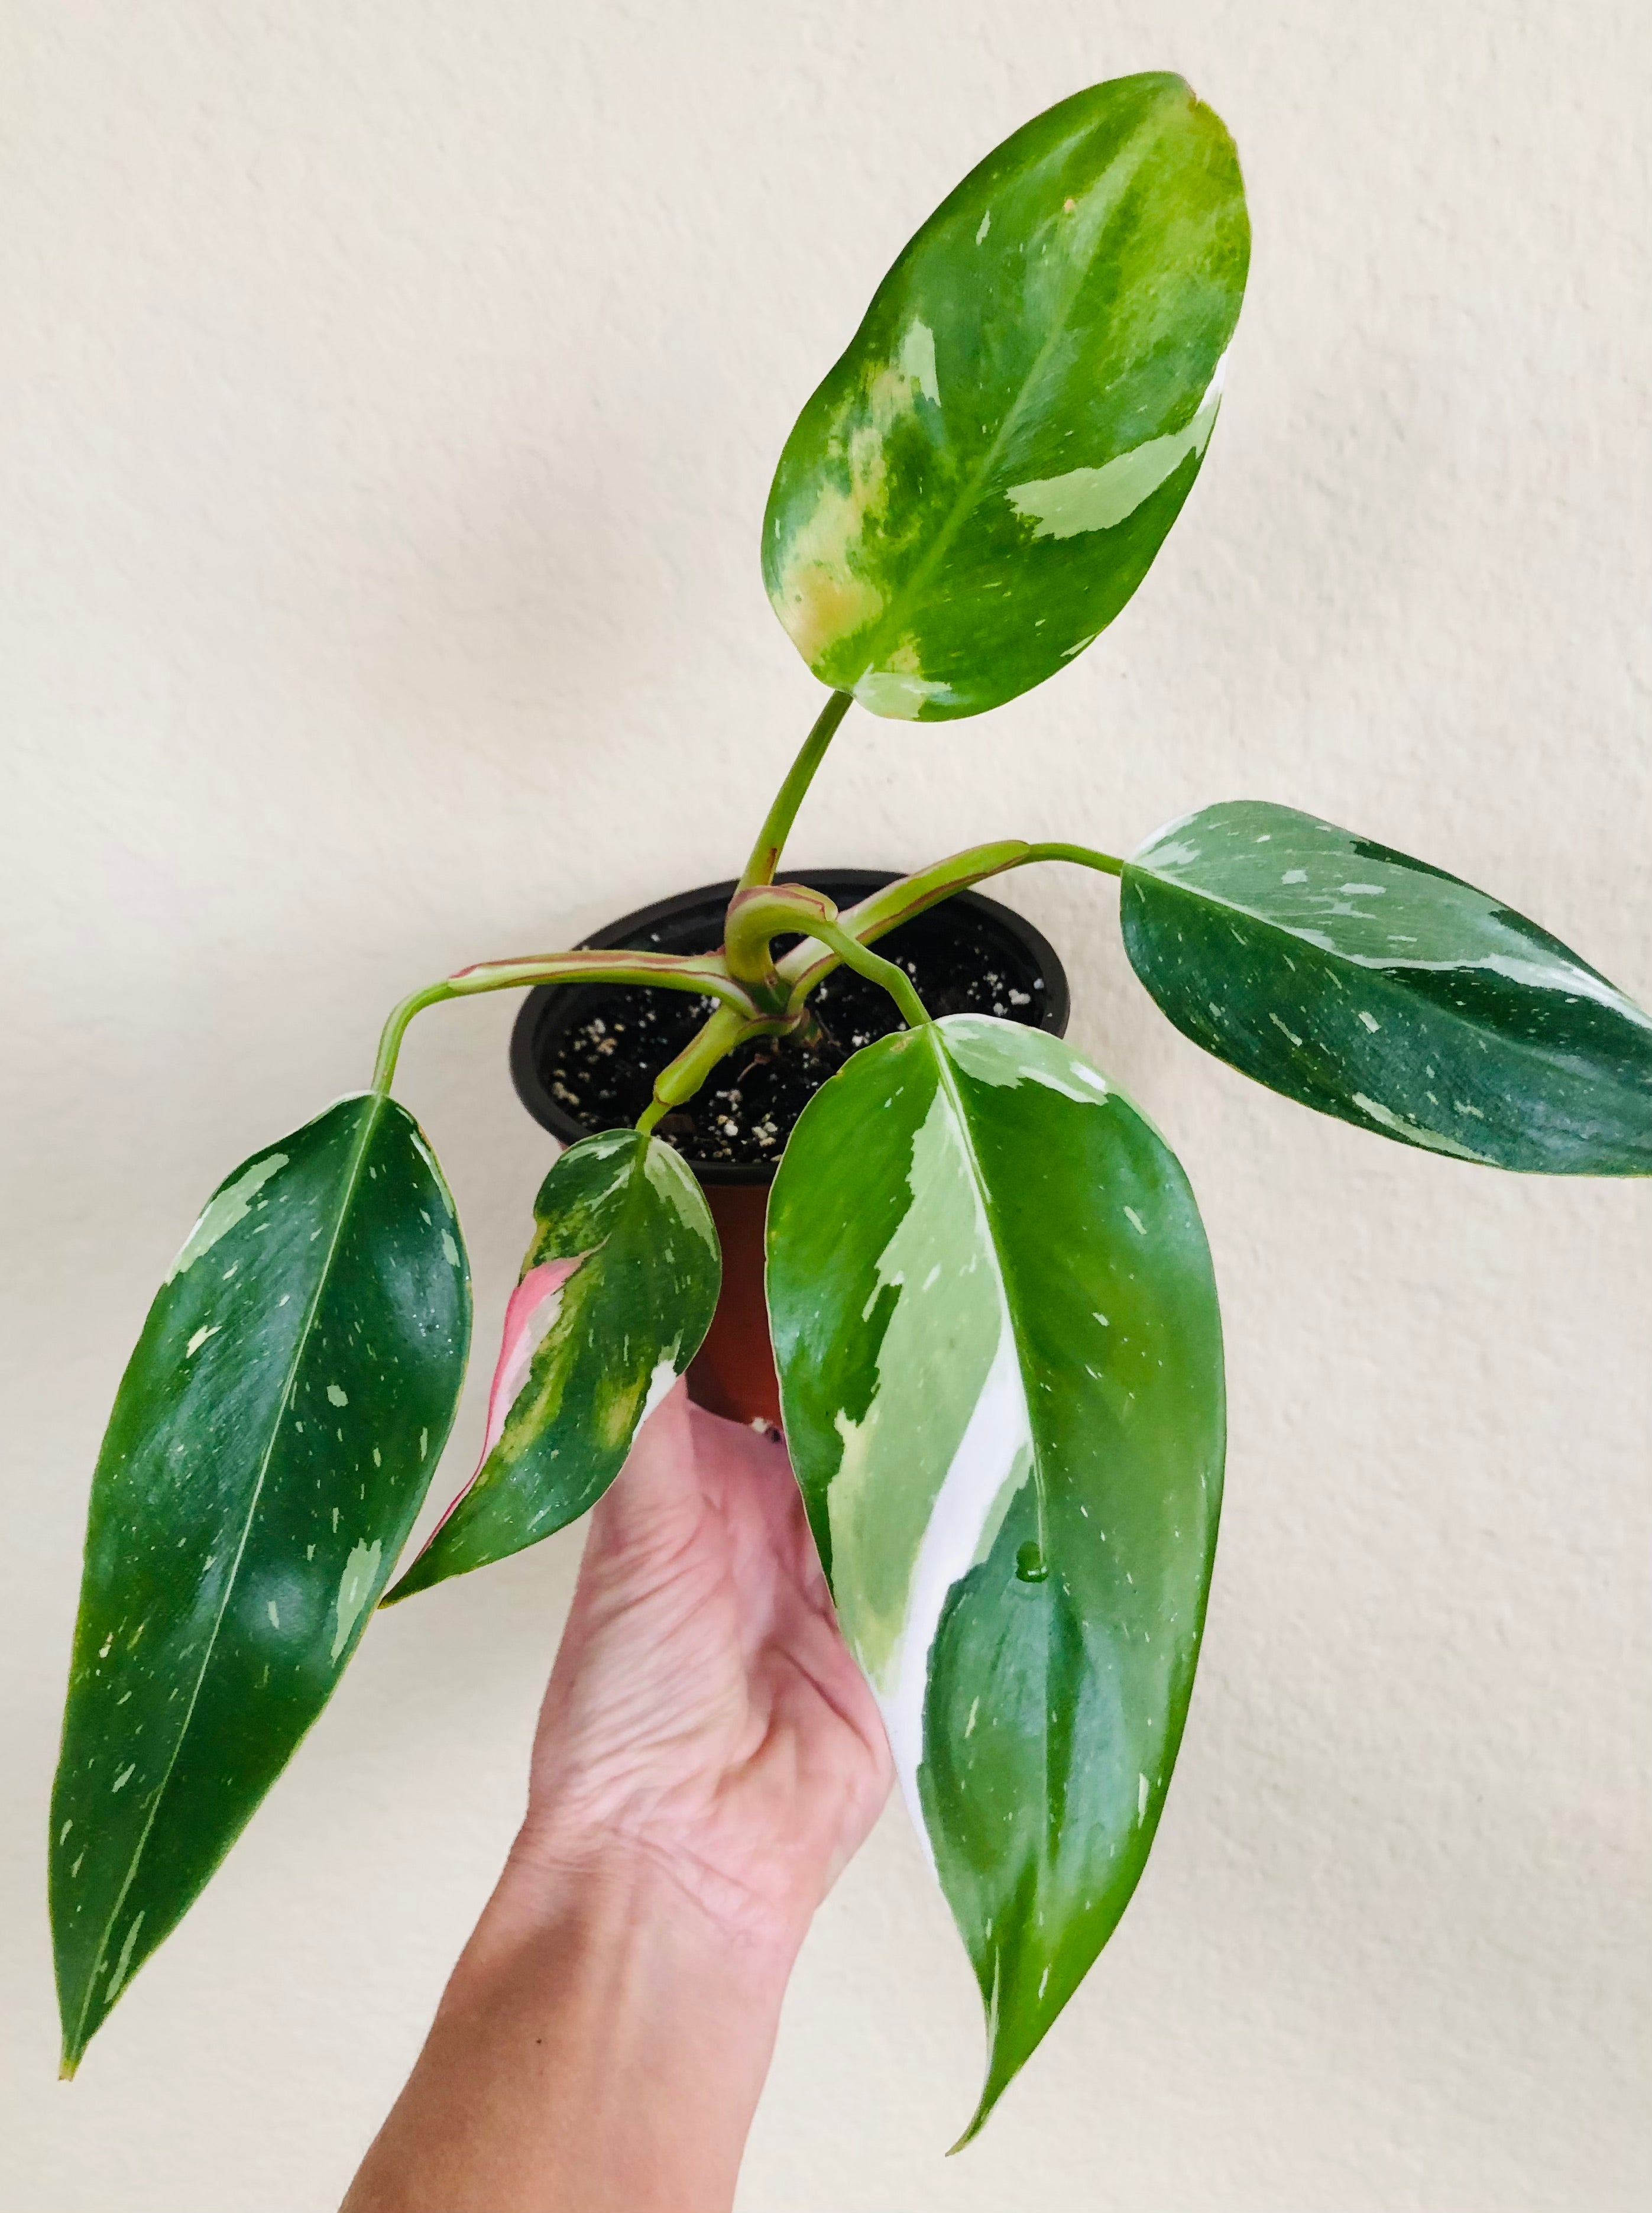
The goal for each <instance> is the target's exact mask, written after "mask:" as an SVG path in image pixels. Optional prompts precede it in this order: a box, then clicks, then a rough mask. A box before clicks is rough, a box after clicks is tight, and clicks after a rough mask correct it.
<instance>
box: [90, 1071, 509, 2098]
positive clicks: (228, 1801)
mask: <svg viewBox="0 0 1652 2213" xmlns="http://www.w3.org/2000/svg"><path fill="white" fill-rule="evenodd" d="M469 1337H470V1283H469V1277H468V1275H467V1272H466V1264H465V1257H464V1253H463V1252H462V1250H461V1248H460V1241H459V1225H458V1222H457V1220H456V1218H455V1216H454V1209H453V1202H452V1200H451V1199H450V1198H449V1197H448V1191H447V1186H446V1185H445V1184H444V1183H443V1181H442V1175H441V1172H440V1170H439V1169H438V1168H437V1167H436V1161H434V1159H433V1158H432V1157H431V1155H430V1150H429V1149H428V1147H427V1146H426V1144H425V1142H424V1137H423V1136H422V1135H421V1133H420V1131H419V1129H418V1124H417V1123H415V1122H414V1121H413V1119H411V1116H410V1115H408V1114H407V1113H405V1111H404V1110H403V1109H402V1108H401V1107H400V1106H397V1105H395V1104H394V1102H393V1101H392V1100H388V1099H385V1098H381V1097H379V1096H376V1095H369V1096H366V1097H362V1098H354V1099H346V1100H341V1101H340V1102H339V1103H338V1105H337V1106H332V1107H329V1108H328V1110H327V1112H326V1113H325V1114H322V1115H320V1116H319V1117H318V1118H317V1119H316V1120H314V1122H308V1123H307V1124H306V1125H304V1127H303V1128H302V1130H298V1131H295V1132H294V1134H293V1135H292V1136H291V1137H283V1139H282V1140H281V1142H280V1143H279V1144H277V1145H276V1146H274V1147H273V1148H271V1149H270V1150H268V1151H266V1152H262V1153H259V1154H257V1155H254V1156H253V1159H252V1160H250V1161H247V1162H246V1163H245V1164H244V1165H243V1166H242V1167H239V1168H237V1169H236V1171H235V1174H233V1175H232V1176H231V1177H230V1178H229V1180H228V1181H227V1182H225V1183H223V1185H221V1186H219V1188H218V1190H217V1192H216V1193H215V1194H214V1196H213V1198H212V1199H211V1200H210V1203H209V1204H208V1206H207V1208H206V1210H205V1211H204V1213H203V1215H202V1216H201V1218H200V1220H199V1221H198V1222H197V1223H196V1225H195V1227H194V1228H193V1229H192V1231H191V1233H190V1235H189V1238H188V1241H187V1242H186V1244H185V1246H184V1248H183V1250H182V1251H181V1252H180V1253H179V1255H178V1258H177V1259H176V1260H175V1261H174V1263H173V1267H172V1272H171V1274H170V1275H169V1276H168V1277H167V1280H166V1282H165V1283H164V1284H163V1285H162V1289H161V1290H160V1292H159V1293H158V1295H156V1298H155V1303H154V1305H153V1306H152V1307H151V1308H150V1309H149V1319H148V1320H147V1321H146V1322H145V1323H144V1325H143V1335H142V1337H141V1338H139V1339H138V1343H137V1350H136V1351H135V1352H134V1353H133V1354H132V1356H131V1362H130V1363H129V1364H128V1366H127V1369H126V1373H125V1377H124V1378H123V1379H122V1381H121V1386H120V1391H119V1396H118V1397H117V1399H116V1400H115V1405H114V1411H113V1414H112V1416H111V1417H110V1421H109V1428H108V1432H107V1436H105V1438H104V1442H103V1449H102V1452H101V1454H100V1456H99V1460H98V1465H97V1472H96V1474H95V1476H94V1479H93V1484H92V1502H91V1511H90V1515H89V1519H88V1527H87V1536H86V1568H85V1577H84V1581H83V1582H82V1588H81V1604H80V1617H79V1619H78V1621H77V1622H76V1629H75V1652H74V1661H73V1667H72V1671H71V1673H70V1683H69V1702H68V1707H67V1710H66V1712H65V1714H64V1734H63V1751H62V1756H61V1759H60V1760H59V1763H58V1776H57V1782H56V1784H55V1786H54V1789H53V1791H52V1840H51V1849H52V1931H53V1936H54V1938H55V1941H56V1946H57V1959H58V1999H59V2003H60V2006H61V2009H62V2014H63V2025H64V2065H65V2069H66V2070H72V2069H73V2068H74V2066H75V2064H76V2062H77V2061H78V2060H79V2058H80V2056H81V2054H82V2051H84V2050H85V2048H86V2045H87V2043H88V2039H90V2037H91V2036H92V2034H93V2033H94V2030H95V2029H96V2028H97V2027H98V2026H99V2024H100V2023H101V2021H102V2020H103V2018H104V2016H105V2015H106V2014H107V2012H108V2010H109V2009H110V2007H111V2006H113V2003H114V2002H115V2000H116V1998H117V1997H118V1996H119V1993H120V1992H121V1990H124V1989H125V1986H126V1984H127V1983H128V1982H129V1981H130V1980H131V1977H132V1976H133V1975H134V1974H135V1973H136V1972H137V1969H138V1967H139V1966H142V1964H143V1961H144V1960H146V1959H147V1958H148V1957H149V1954H150V1953H151V1952H153V1951H154V1949H155V1946H156V1945H157V1944H159V1943H160V1942H161V1941H162V1938H163V1937H164V1936H166V1935H167V1934H168V1931H169V1930H171V1929H173V1928H174V1926H175V1925H176V1923H178V1921H179V1920H180V1917H182V1915H183V1913H184V1912H185V1911H186V1908H187V1907H188V1906H189V1905H190V1904H191V1902H192V1899H194V1898H195V1897H196V1895H197V1893H198V1892H199V1891H200V1889H201V1887H202V1885H203V1884H204V1882H205V1881H206V1880H207V1877H208V1876H209V1875H210V1874H211V1872H212V1870H213V1869H214V1868H215V1867H216V1865H217V1863H218V1862H219V1861H220V1860H221V1859H222V1858H223V1855H224V1853H225V1852H226V1851H227V1850H229V1846H230V1845H231V1844H233V1843H234V1841H235V1838H236V1836H237V1835H238V1834H239V1833H240V1832H241V1828H242V1827H243V1826H245V1824H246V1822H247V1820H248V1818H249V1816H250V1815H251V1814H252V1813H253V1809H254V1808H256V1806H257V1805H258V1802H259V1800H260V1799H261V1798H262V1797H263V1795H264V1794H265V1791H266V1790H267V1789H269V1787H270V1785H271V1783H272V1782H273V1781H274V1780H275V1778H276V1777H277V1774H279V1772H280V1771H281V1769H282V1767H283V1765H285V1763H286V1761H287V1759H289V1758H290V1755H291V1753H292V1751H293V1749H294V1747H295V1746H296V1744H297V1743H298V1741H299V1739H300V1738H301V1737H302V1735H303V1734H304V1732H305V1731H306V1729H308V1727H309V1726H310V1723H311V1722H313V1721H314V1719H315V1717H316V1716H317V1714H319V1713H320V1710H321V1708H322V1707H323V1706H324V1705H325V1704H326V1700H327V1698H328V1697H329V1695H330V1694H331V1692H332V1687H333V1685H334V1684H335V1683H336V1682H337V1680H338V1676H339V1674H340V1673H341V1671H342V1670H343V1668H344V1664H345V1662H346V1661H348V1660H349V1658H350V1655H351V1652H352V1651H353V1650H354V1649H355V1647H356V1644H357V1639H358V1638H359V1637H360V1636H361V1633H362V1631H363V1627H364V1626H365V1625H366V1622H367V1619H368V1617H369V1614H370V1613H371V1612H372V1610H373V1606H374V1603H375V1600H377V1598H378V1595H379V1593H380V1591H381V1589H382V1588H383V1587H384V1582H385V1578H386V1576H387V1575H388V1573H389V1571H390V1569H391V1567H392V1566H393V1564H394V1562H395V1558H396V1554H397V1552H399V1549H400V1547H401V1545H403V1543H404V1542H405V1539H406V1536H407V1533H408V1531H409V1529H410V1528H411V1526H412V1521H413V1517H414V1515H416V1514H417V1513H418V1507H419V1503H420V1501H421V1499H422V1498H423V1497H424V1491H425V1486H426V1484H428V1483H429V1481H430V1473H431V1471H432V1470H433V1469H434V1467H435V1466H436V1460H437V1459H438V1458H439V1457H440V1454H441V1452H442V1443H443V1442H444V1440H445V1438H446V1436H447V1434H448V1424H449V1423H450V1422H451V1420H452V1418H453V1412H454V1405H455V1404H456V1403H457V1400H458V1396H459V1388H460V1382H461V1381H462V1380H463V1376H464V1368H465V1355H466V1347H467V1344H468V1341H469Z"/></svg>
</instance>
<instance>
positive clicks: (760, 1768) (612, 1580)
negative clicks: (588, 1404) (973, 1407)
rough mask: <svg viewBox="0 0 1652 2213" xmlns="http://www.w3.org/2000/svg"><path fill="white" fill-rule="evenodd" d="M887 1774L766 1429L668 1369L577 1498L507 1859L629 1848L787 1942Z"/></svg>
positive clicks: (568, 1860)
mask: <svg viewBox="0 0 1652 2213" xmlns="http://www.w3.org/2000/svg"><path fill="white" fill-rule="evenodd" d="M890 1779H891V1768H890V1763H889V1753H888V1747H887V1744H886V1742H885V1739H884V1733H883V1724H882V1722H881V1720H880V1718H879V1716H878V1711H877V1708H876V1705H875V1703H874V1701H873V1698H872V1695H871V1693H870V1692H869V1690H868V1688H867V1686H866V1684H865V1681H864V1680H863V1677H862V1675H861V1673H860V1671H859V1669H858V1668H857V1667H856V1665H855V1663H854V1661H852V1660H851V1659H850V1656H849V1654H848V1652H847V1650H846V1649H845V1648H844V1643H843V1640H842V1638H841V1637H839V1635H838V1626H837V1623H836V1620H835V1619H834V1617H833V1614H832V1601H831V1600H830V1598H829V1596H828V1595H827V1592H826V1579H825V1577H824V1576H822V1574H821V1572H820V1562H819V1559H818V1558H817V1557H816V1554H815V1550H814V1540H813V1539H812V1538H811V1537H810V1535H809V1531H808V1522H807V1521H806V1520H805V1519H804V1515H803V1509H802V1503H801V1501H800V1499H799V1497H798V1493H797V1487H796V1483H795V1482H794V1480H793V1478H792V1472H791V1469H790V1466H789V1464H788V1461H787V1459H786V1454H785V1449H784V1448H783V1446H782V1445H781V1444H779V1443H778V1442H774V1441H772V1440H771V1439H769V1438H767V1437H764V1436H759V1435H757V1434H755V1433H754V1432H753V1431H752V1430H746V1429H742V1428H741V1427H740V1426H739V1425H738V1424H735V1423H733V1422H726V1421H722V1420H721V1419H719V1418H718V1417H716V1415H714V1414H708V1413H706V1412H704V1411H703V1410H702V1409H701V1408H699V1407H698V1406H694V1405H690V1403H689V1400H688V1396H687V1393H686V1390H685V1389H684V1387H682V1385H680V1384H679V1385H678V1387H676V1389H675V1390H674V1391H673V1392H672V1393H671V1394H670V1396H669V1397H668V1399H666V1400H665V1401H664V1402H663V1404H662V1405H661V1406H660V1407H659V1408H658V1410H657V1411H655V1414H654V1415H653V1416H652V1417H651V1418H650V1419H649V1422H648V1423H647V1424H646V1425H645V1426H644V1428H643V1430H642V1431H641V1432H640V1434H639V1436H638V1437H637V1444H636V1446H635V1448H634V1449H633V1451H632V1453H631V1459H630V1460H629V1461H628V1462H627V1464H626V1466H625V1471H624V1472H623V1473H622V1474H621V1475H620V1476H619V1478H618V1479H617V1480H616V1482H615V1483H614V1484H613V1487H612V1489H611V1490H610V1491H608V1493H607V1496H606V1497H604V1498H603V1500H602V1501H601V1503H600V1505H599V1506H598V1507H597V1508H596V1509H595V1512H594V1515H592V1518H591V1531H590V1536H589V1538H588V1541H587V1545H586V1549H585V1558H584V1561H583V1564H582V1567H581V1570H580V1576H579V1584H578V1588H577V1590H576V1594H575V1597H574V1603H573V1607H572V1611H571V1613H570V1616H569V1620H568V1625H567V1628H566V1630H565V1631H564V1636H563V1640H562V1645H561V1648H560V1649H559V1650H558V1654H557V1661H556V1666H555V1668H554V1669H553V1671H552V1677H551V1682H550V1686H549V1689H548V1690H547V1692H546V1698H545V1704H544V1708H543V1710H542V1712H541V1715H540V1718H539V1733H538V1736H537V1740H536V1741H535V1745H534V1749H533V1780H532V1786H531V1790H530V1801H529V1812H528V1816H527V1822H526V1824H525V1826H524V1829H523V1833H522V1838H521V1843H520V1844H519V1845H518V1847H517V1856H518V1859H519V1862H523V1861H525V1862H528V1863H533V1862H541V1863H544V1864H547V1865H552V1866H569V1865H572V1866H581V1865H585V1864H588V1863H597V1862H606V1861H607V1860H610V1859H611V1858H612V1857H613V1855H614V1853H615V1852H616V1851H617V1850H626V1851H634V1852H636V1853H637V1854H640V1855H643V1856H645V1857H646V1858H648V1859H649V1860H651V1861H652V1862H655V1864H656V1865H657V1866H658V1867H659V1868H660V1869H662V1870H664V1871H665V1872H666V1873H667V1874H668V1875H669V1876H670V1877H671V1878H672V1880H673V1881H674V1882H676V1883H678V1884H680V1885H681V1886H682V1887H683V1888H684V1889H685V1891H686V1893H688V1894H689V1895H690V1896H691V1897H692V1899H693V1900H694V1901H695V1903H696V1904H697V1905H699V1906H701V1907H702V1908H703V1909H704V1911H707V1912H709V1913H710V1915H711V1916H712V1917H714V1918H715V1919H716V1921H717V1922H719V1923H722V1924H724V1925H726V1926H727V1927H728V1929H729V1930H730V1931H731V1932H732V1933H737V1934H740V1935H742V1936H750V1937H752V1938H753V1939H760V1940H762V1941H764V1942H786V1941H787V1940H788V1939H790V1940H793V1941H796V1939H799V1938H801V1936H802V1930H803V1929H804V1928H806V1927H807V1925H808V1918H809V1916H810V1915H811V1914H812V1913H813V1912H814V1908H815V1907H816V1906H817V1905H819V1903H820V1899H822V1898H823V1897H824V1896H825V1895H826V1892H827V1891H828V1890H829V1889H830V1888H831V1887H832V1883H833V1882H834V1881H836V1879H837V1877H838V1874H839V1873H840V1872H841V1870H842V1869H843V1868H844V1865H845V1863H846V1862H848V1860H849V1859H850V1856H852V1855H853V1853H854V1852H855V1851H856V1849H857V1848H858V1846H859V1845H860V1844H861V1843H862V1841H863V1839H864V1838H865V1836H866V1834H867V1832H868V1831H869V1829H870V1828H871V1826H872V1824H873V1822H874V1821H875V1820H876V1818H877V1815H878V1813H879V1810H880V1808H881V1806H882V1804H883V1801H884V1800H885V1798H886V1797H887V1795H888V1790H889V1784H890Z"/></svg>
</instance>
